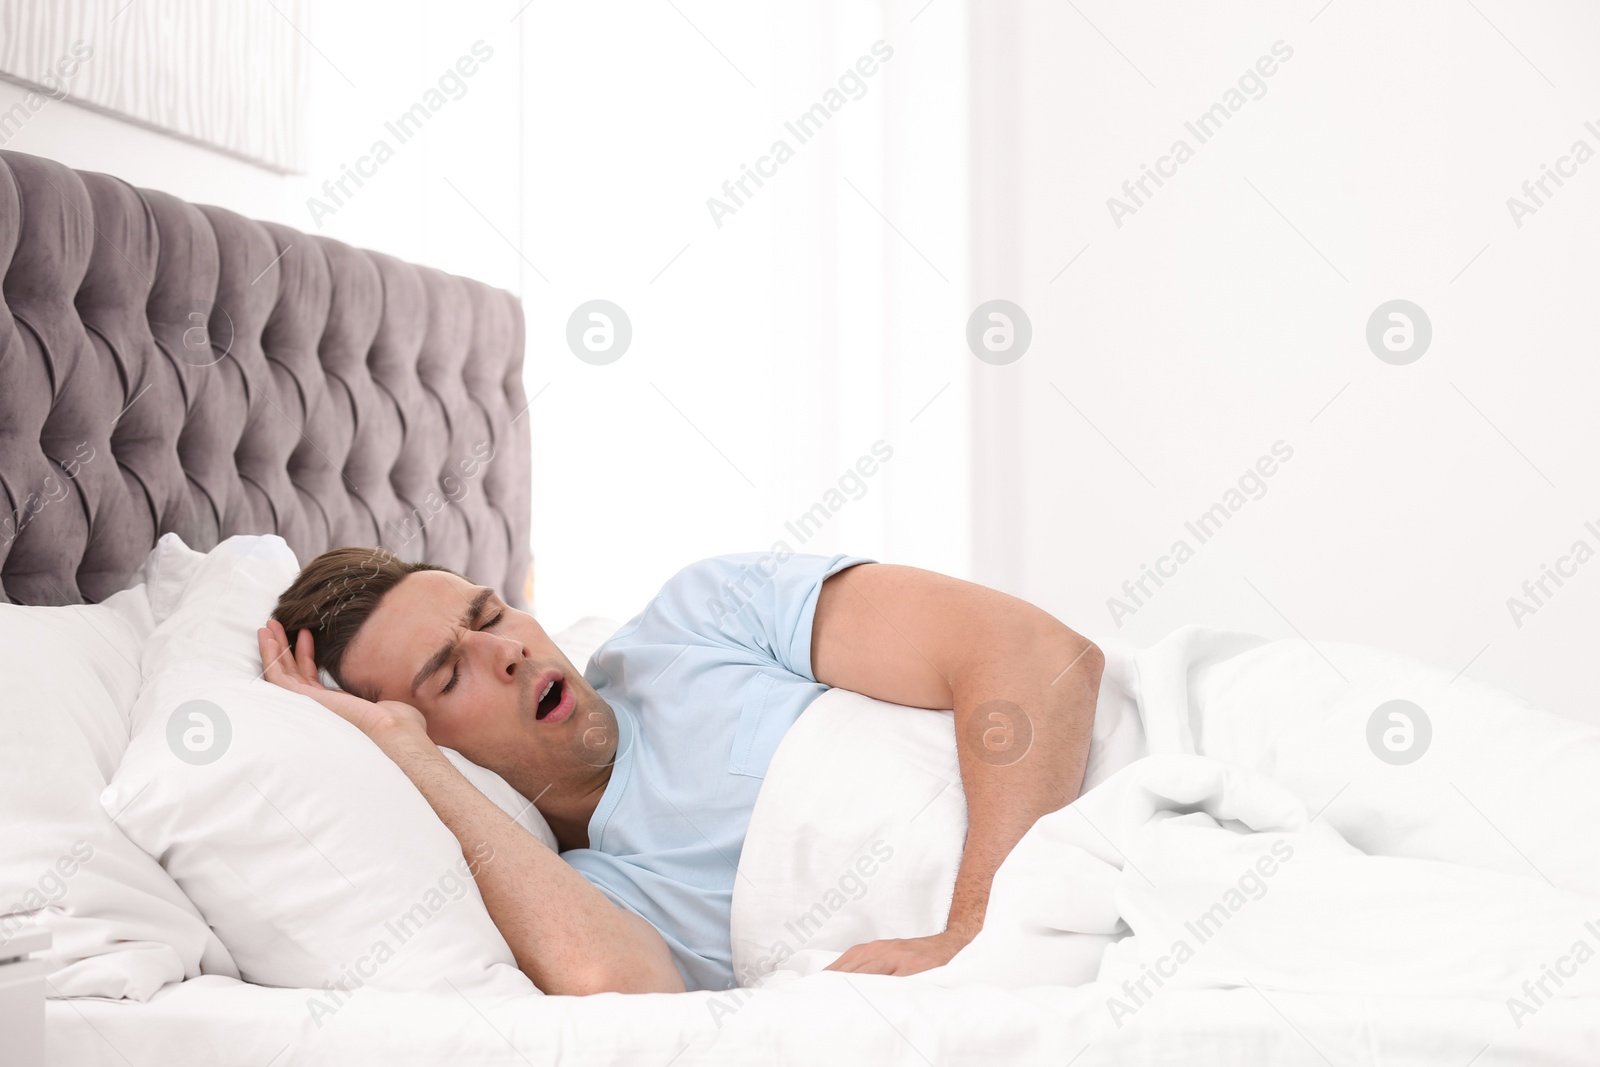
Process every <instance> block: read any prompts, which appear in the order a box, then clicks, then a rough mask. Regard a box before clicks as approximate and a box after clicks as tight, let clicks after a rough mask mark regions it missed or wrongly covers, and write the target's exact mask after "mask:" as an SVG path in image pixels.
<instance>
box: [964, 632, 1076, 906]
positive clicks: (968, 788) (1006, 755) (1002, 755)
mask: <svg viewBox="0 0 1600 1067" xmlns="http://www.w3.org/2000/svg"><path fill="white" fill-rule="evenodd" d="M1002 647H1005V648H1006V650H1005V651H1004V652H1003V653H1000V654H997V655H995V656H993V657H986V661H985V662H983V663H981V664H974V665H973V666H971V667H970V668H969V669H968V670H967V671H965V672H963V673H962V674H961V675H959V676H958V677H956V678H954V679H953V680H952V686H951V688H952V690H953V692H954V695H955V713H956V738H957V754H958V757H959V760H960V765H961V779H962V785H963V788H964V790H965V792H966V797H967V840H966V846H965V850H964V851H963V853H962V857H961V866H960V868H959V869H958V871H957V874H956V885H955V895H954V897H953V898H952V900H951V904H950V920H949V926H948V927H947V929H949V930H950V931H951V932H953V933H960V934H963V935H964V936H966V937H969V938H970V937H971V936H973V935H975V934H976V933H977V931H978V929H979V928H980V927H981V926H982V925H983V917H984V912H985V909H986V908H987V906H988V901H989V889H990V885H991V883H992V882H993V880H994V873H995V871H996V870H997V869H998V868H999V866H1000V863H1001V861H1002V860H1004V859H1005V857H1006V856H1007V855H1008V854H1010V852H1011V850H1012V848H1013V847H1015V845H1016V843H1017V842H1018V841H1019V840H1021V838H1022V835H1023V834H1025V833H1027V831H1028V828H1029V827H1031V826H1032V825H1033V824H1034V823H1035V822H1036V821H1037V820H1038V819H1039V817H1040V816H1041V815H1044V814H1046V813H1047V812H1051V811H1055V810H1057V809H1059V808H1061V807H1063V806H1064V805H1066V804H1069V803H1071V802H1072V801H1073V800H1075V799H1077V796H1078V792H1079V790H1080V789H1081V788H1082V785H1083V775H1084V770H1085V767H1086V766H1087V764H1088V758H1089V742H1090V737H1091V735H1092V732H1093V728H1094V711H1095V701H1096V699H1097V696H1098V694H1099V689H1100V673H1101V668H1102V666H1103V657H1102V656H1101V654H1100V650H1099V649H1098V648H1096V647H1095V646H1094V645H1093V644H1090V643H1089V642H1087V641H1085V640H1084V639H1083V638H1081V637H1078V636H1077V635H1076V634H1073V633H1072V631H1070V630H1067V629H1066V628H1065V627H1063V628H1061V629H1060V631H1059V632H1058V631H1055V630H1053V629H1047V630H1046V632H1045V633H1043V634H1036V635H1033V636H1031V637H1030V638H1028V639H1019V640H1018V641H1017V642H1015V643H1012V644H1011V645H1009V647H1007V646H1002Z"/></svg>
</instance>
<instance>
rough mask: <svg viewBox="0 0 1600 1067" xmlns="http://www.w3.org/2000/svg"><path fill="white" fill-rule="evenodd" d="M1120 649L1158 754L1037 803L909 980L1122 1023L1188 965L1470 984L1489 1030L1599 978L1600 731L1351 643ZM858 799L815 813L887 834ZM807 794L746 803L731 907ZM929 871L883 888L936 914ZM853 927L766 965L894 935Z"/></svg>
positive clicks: (817, 758)
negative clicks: (1046, 1001) (932, 955)
mask: <svg viewBox="0 0 1600 1067" xmlns="http://www.w3.org/2000/svg"><path fill="white" fill-rule="evenodd" d="M1114 663H1115V665H1116V670H1115V673H1117V674H1118V676H1119V677H1120V678H1121V679H1122V681H1123V682H1124V683H1125V684H1126V685H1127V688H1128V691H1129V692H1130V693H1131V694H1132V695H1133V696H1135V697H1136V698H1137V701H1138V707H1139V712H1140V716H1141V721H1142V724H1143V729H1144V734H1145V737H1146V739H1147V744H1148V747H1149V749H1150V750H1151V753H1152V754H1151V755H1150V756H1149V757H1147V758H1141V759H1138V760H1136V761H1134V762H1132V763H1130V764H1129V765H1127V766H1126V767H1124V768H1122V769H1121V770H1120V771H1117V772H1116V773H1114V774H1112V775H1111V776H1110V777H1109V778H1107V779H1106V780H1104V781H1102V782H1100V783H1099V784H1098V785H1097V786H1096V787H1094V788H1090V789H1088V790H1087V791H1086V792H1085V793H1084V794H1083V795H1082V796H1081V797H1080V798H1079V799H1078V800H1077V801H1076V802H1075V803H1073V804H1071V805H1069V806H1068V807H1066V808H1063V809H1062V810H1060V811H1058V812H1054V813H1051V814H1049V815H1046V816H1045V817H1044V818H1042V819H1040V820H1039V822H1038V823H1037V824H1036V825H1035V826H1034V827H1033V829H1032V830H1030V831H1029V833H1028V834H1027V835H1025V836H1024V837H1023V839H1022V841H1021V842H1020V843H1019V844H1018V846H1017V847H1016V849H1015V850H1014V851H1013V852H1012V853H1011V855H1010V856H1008V857H1007V859H1006V860H1005V862H1004V863H1003V864H1002V865H1001V867H1000V870H999V872H998V874H997V875H996V878H995V883H994V890H993V893H992V896H991V898H990V903H989V910H988V914H987V916H986V919H985V925H984V929H983V931H982V932H981V933H980V934H979V935H978V937H977V938H976V939H975V940H974V941H973V942H972V944H971V945H969V946H968V947H967V948H966V949H964V950H963V951H962V952H961V953H959V954H957V956H956V957H955V959H954V960H952V961H951V963H950V964H949V965H947V966H946V967H943V968H939V969H936V970H933V971H929V972H926V973H924V974H923V975H921V976H919V980H920V981H923V982H927V983H934V984H939V985H945V986H959V987H969V986H972V985H978V984H981V985H998V986H1005V987H1011V988H1021V987H1027V986H1036V985H1040V984H1051V985H1069V986H1084V987H1086V988H1093V989H1094V990H1095V995H1096V996H1098V997H1099V998H1100V999H1101V1001H1102V1002H1103V1007H1104V1011H1105V1017H1106V1019H1107V1020H1108V1021H1109V1022H1110V1023H1111V1024H1112V1025H1113V1026H1114V1027H1116V1028H1120V1027H1121V1026H1123V1025H1125V1024H1126V1023H1127V1020H1128V1019H1129V1018H1131V1017H1132V1016H1133V1015H1135V1014H1137V1013H1139V1012H1142V1011H1143V1010H1145V1008H1146V1007H1147V1006H1148V1005H1150V1004H1151V1003H1152V1002H1156V1001H1159V1000H1160V999H1161V998H1162V997H1165V996H1170V995H1171V994H1172V992H1173V991H1175V990H1178V989H1228V988H1236V987H1241V986H1246V985H1250V986H1254V987H1256V988H1257V989H1258V990H1260V991H1262V992H1263V993H1266V994H1270V993H1272V992H1273V991H1295V992H1300V993H1321V994H1330V995H1354V994H1358V993H1362V992H1366V993H1372V994H1393V995H1400V996H1412V997H1418V996H1454V997H1469V998H1478V999H1482V1000H1485V1001H1488V1002H1492V1003H1495V1004H1497V1005H1503V1008H1497V1011H1498V1014H1497V1016H1496V1017H1495V1019H1494V1022H1495V1030H1496V1032H1499V1031H1503V1030H1507V1029H1510V1030H1518V1029H1521V1027H1522V1024H1524V1023H1526V1022H1527V1020H1528V1019H1529V1018H1531V1017H1532V1016H1534V1015H1539V1014H1541V1013H1547V1014H1548V1013H1549V1012H1550V1011H1551V1009H1552V1004H1553V1001H1554V1000H1556V999H1557V995H1558V994H1559V998H1563V999H1564V998H1569V997H1585V998H1587V997H1594V996H1600V963H1595V964H1592V965H1589V966H1584V963H1585V962H1586V961H1588V960H1589V959H1591V958H1592V957H1593V956H1594V955H1595V954H1596V952H1595V950H1596V949H1597V948H1600V835H1596V833H1595V832H1594V827H1595V826H1597V825H1600V788H1597V786H1596V783H1597V782H1600V730H1597V729H1595V728H1594V727H1591V726H1588V725H1586V724H1583V723H1578V722H1573V721H1569V720H1565V719H1561V718H1558V717H1555V716H1552V715H1549V714H1546V713H1544V712H1540V711H1538V710H1537V709H1534V708H1532V707H1530V706H1529V705H1528V704H1527V703H1526V702H1524V701H1521V700H1518V699H1516V698H1514V697H1511V696H1509V695H1507V694H1505V693H1502V692H1500V691H1498V690H1496V689H1494V688H1492V687H1489V686H1485V685H1481V684H1478V683H1475V682H1473V681H1471V680H1470V679H1466V678H1451V677H1450V676H1449V675H1447V674H1446V673H1444V672H1442V671H1439V670H1436V669H1434V668H1432V667H1428V666H1425V665H1423V664H1419V663H1415V662H1412V661H1409V660H1407V659H1405V658H1404V657H1400V656H1396V655H1393V654H1390V653H1386V652H1382V651H1380V650H1377V649H1371V648H1365V647H1362V646H1355V645H1324V646H1319V647H1318V648H1312V647H1311V646H1309V645H1307V644H1306V643H1305V642H1303V641H1280V642H1270V643H1269V642H1266V641H1264V640H1263V639H1261V638H1257V637H1252V636H1249V635H1243V634H1233V633H1225V632H1218V631H1212V630H1206V629H1202V628H1198V627H1189V628H1185V629H1183V630H1180V631H1178V632H1176V633H1174V634H1172V635H1171V636H1169V637H1168V638H1167V639H1165V640H1164V641H1162V642H1161V643H1159V644H1158V645H1156V646H1154V647H1152V648H1150V649H1147V650H1144V651H1142V652H1139V653H1137V654H1133V655H1131V656H1128V657H1126V658H1124V659H1121V660H1120V662H1118V661H1117V660H1115V659H1114ZM1396 699H1403V700H1408V701H1411V702H1413V703H1414V704H1415V705H1417V706H1418V707H1420V708H1422V709H1423V712H1424V714H1425V715H1426V716H1427V718H1428V721H1429V723H1430V727H1431V736H1430V737H1429V739H1428V740H1427V741H1426V747H1425V748H1424V749H1423V750H1422V752H1421V755H1420V756H1419V757H1418V758H1416V759H1415V760H1414V761H1412V762H1409V763H1403V764H1396V763H1391V762H1388V761H1387V760H1386V759H1384V758H1380V756H1379V755H1378V754H1377V752H1376V751H1375V748H1374V743H1369V736H1370V734H1369V722H1370V721H1371V720H1372V719H1373V717H1374V714H1375V712H1376V711H1377V709H1379V707H1380V706H1381V705H1384V704H1385V703H1387V702H1388V701H1391V700H1396ZM821 740H823V739H822V738H821V737H820V736H819V734H818V733H816V732H812V733H808V732H804V731H799V730H797V731H795V733H794V734H793V735H792V737H791V738H790V739H788V740H786V742H785V747H784V748H782V749H780V751H779V753H778V758H777V759H775V760H774V763H773V767H772V770H771V772H769V777H768V785H769V786H770V787H774V788H775V790H776V791H777V792H778V794H781V793H782V792H784V791H790V790H793V789H795V788H797V787H796V785H795V781H794V780H795V779H801V778H811V779H819V778H820V779H827V778H828V777H829V775H830V774H831V770H830V768H833V767H838V766H841V759H842V756H841V752H840V749H839V746H838V744H837V743H836V741H835V743H833V744H827V743H821V744H819V743H818V742H819V741H821ZM791 742H792V745H793V747H792V748H791V747H790V746H791ZM874 743H876V744H878V745H879V746H880V747H879V748H878V749H877V751H876V757H877V759H878V761H879V762H882V763H898V762H901V761H902V760H903V759H905V758H906V756H905V752H907V751H909V752H911V753H912V756H911V758H913V759H917V760H921V759H924V758H925V751H924V746H923V745H922V744H920V743H919V742H915V741H911V742H901V741H897V740H895V739H894V737H892V736H890V735H887V734H885V735H882V736H877V735H874ZM951 743H952V744H953V739H952V741H951ZM844 767H845V774H847V775H850V774H852V773H853V772H852V771H851V768H850V765H849V764H848V763H845V764H844ZM844 781H846V782H848V783H849V788H852V789H853V788H855V787H856V786H858V785H859V784H860V783H859V782H858V781H857V779H856V778H855V777H848V778H846V779H844ZM1091 784H1092V783H1091ZM828 788H831V789H833V790H837V791H844V788H845V787H844V786H842V785H841V781H840V780H833V781H831V782H829V785H828ZM867 788H870V786H868V787H867ZM765 799H766V798H765V796H763V801H765ZM865 807H866V806H865V805H854V804H852V805H839V806H837V807H835V808H833V809H830V810H828V811H827V812H826V816H827V817H828V818H832V819H848V818H849V817H850V813H851V812H852V811H855V812H857V815H856V816H855V821H854V822H853V823H846V824H844V825H835V826H833V827H832V828H830V829H829V830H828V831H827V833H828V834H830V835H839V834H843V835H845V836H847V837H848V836H849V835H851V834H856V835H860V834H862V833H878V832H881V829H880V826H881V824H880V823H879V822H878V821H876V820H875V817H874V816H872V815H871V814H869V813H868V812H867V811H866V810H865ZM808 817H809V813H803V814H797V813H795V812H792V811H779V810H777V809H775V808H768V807H767V806H766V805H765V804H764V803H763V804H762V805H759V806H758V809H757V818H756V819H755V820H753V821H752V826H751V840H752V844H753V846H754V847H747V849H746V853H745V855H746V858H747V859H748V860H750V861H751V862H750V863H749V864H748V865H747V866H744V867H742V869H741V874H742V875H743V876H744V877H741V879H740V883H739V885H740V888H739V889H738V890H737V891H736V897H735V915H736V916H740V915H742V917H743V918H744V919H745V920H747V921H748V920H749V919H750V917H751V912H750V911H749V910H748V909H744V908H742V903H743V901H742V900H741V897H745V898H749V897H751V896H752V895H753V894H754V893H755V890H753V889H751V888H749V887H750V886H758V887H759V886H764V885H767V884H768V883H769V882H770V881H771V880H772V879H773V878H774V877H775V876H776V874H777V873H778V872H777V871H776V870H770V869H769V868H768V864H769V863H770V854H771V853H770V850H768V849H766V848H764V847H763V845H764V843H765V842H766V841H767V839H768V838H769V837H771V836H772V835H774V834H782V835H789V836H791V837H798V838H799V839H800V840H802V841H805V840H807V839H808V837H807V835H809V836H810V837H816V836H818V835H821V834H822V833H823V831H822V830H821V829H820V828H813V827H811V826H809V825H807V823H806V820H807V818H808ZM797 820H798V821H797ZM921 820H922V821H929V820H931V821H934V822H943V823H945V824H946V825H944V826H943V827H942V828H938V829H936V828H933V827H926V826H924V827H922V828H921V829H920V830H919V832H920V833H922V834H924V835H927V836H930V837H939V836H941V835H943V837H944V838H948V837H949V835H950V834H951V833H952V832H953V828H954V826H955V825H957V822H956V820H957V813H956V812H955V811H954V810H953V809H952V808H951V807H949V806H940V805H934V806H930V807H929V809H928V810H927V812H925V813H924V814H923V815H922V816H921ZM756 842H761V843H762V845H756V844H755V843H756ZM831 870H832V869H830V870H829V871H828V872H825V874H827V873H831ZM941 873H942V874H944V880H941V881H938V882H935V883H929V884H924V885H917V884H915V883H914V882H908V883H906V884H905V885H903V886H901V887H899V899H898V900H897V899H894V894H891V895H889V896H888V897H885V898H884V899H881V900H879V901H877V902H876V904H875V906H874V910H875V912H876V913H877V914H888V913H890V912H891V911H893V910H895V909H897V908H899V909H907V910H909V911H913V912H917V913H919V914H920V915H921V916H922V917H923V921H927V920H930V919H932V918H933V917H934V916H936V915H938V911H939V909H940V908H942V907H944V906H947V904H948V899H949V897H948V891H947V890H946V889H945V888H944V885H945V884H946V882H947V880H948V877H949V872H941ZM824 880H825V878H824ZM815 883H816V878H815V877H814V876H813V878H812V885H813V886H814V885H815ZM884 884H885V885H887V884H888V883H884ZM930 885H937V886H938V889H937V890H934V889H931V888H930ZM873 888H874V889H876V888H878V887H877V886H874V887H873ZM864 899H865V898H864ZM807 903H808V902H806V901H803V900H797V901H793V902H791V904H790V905H789V909H790V910H791V911H792V910H796V909H798V908H800V907H802V906H805V905H806V904H807ZM762 914H763V915H770V914H772V909H771V907H770V906H766V907H765V910H764V911H763V912H762ZM939 919H940V921H942V916H939ZM935 928H937V927H936V926H935ZM775 929H776V928H775V927H774V926H773V925H772V923H771V920H770V919H768V920H767V924H766V925H765V926H764V927H762V928H761V929H760V930H759V931H756V930H747V931H746V935H747V937H753V938H754V940H755V941H757V942H758V943H759V942H760V941H762V940H763V939H766V938H770V937H774V936H777V935H776V934H775V933H774V930H775ZM930 932H931V931H930ZM847 934H848V936H845V937H842V938H839V939H837V940H835V941H832V942H830V943H828V944H826V945H824V944H821V943H820V942H821V939H818V942H819V943H818V944H817V945H816V946H815V947H816V948H817V949H818V951H815V952H813V953H812V954H811V955H810V956H804V955H797V956H796V958H795V959H794V960H793V961H790V962H788V963H786V964H781V965H779V967H776V968H773V970H774V972H776V973H775V974H774V978H776V977H779V976H780V974H781V977H782V978H784V979H792V978H793V976H794V975H796V974H805V973H809V972H811V971H814V970H816V969H817V968H819V967H821V966H825V965H826V963H828V962H831V960H832V958H834V955H835V953H836V952H837V950H838V949H839V948H843V947H847V946H846V945H845V942H847V941H851V940H853V939H857V940H859V939H865V937H867V936H886V935H889V936H892V932H890V931H884V930H881V929H877V930H869V929H867V928H866V927H861V928H859V929H858V928H854V927H847ZM823 948H826V949H828V950H829V951H821V949H823ZM1551 967H1554V968H1555V969H1556V971H1557V972H1558V977H1559V981H1556V980H1552V979H1550V978H1548V977H1547V974H1548V972H1549V968H1551ZM769 980H770V979H769ZM1541 981H1542V985H1541V984H1540V983H1541ZM1525 983H1528V984H1525ZM1590 1004H1591V1006H1600V1005H1595V1003H1594V1002H1593V1001H1590Z"/></svg>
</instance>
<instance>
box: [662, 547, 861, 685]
mask: <svg viewBox="0 0 1600 1067" xmlns="http://www.w3.org/2000/svg"><path fill="white" fill-rule="evenodd" d="M873 562H876V561H874V560H871V559H868V558H866V557H865V556H850V555H844V554H839V555H833V556H819V555H809V554H805V553H797V554H792V555H787V556H782V555H776V554H773V553H763V552H746V553H738V554H734V555H727V556H712V557H711V558H709V559H703V560H700V561H699V562H697V563H691V564H689V566H687V567H685V568H683V570H681V571H679V572H678V573H677V574H675V575H673V576H672V578H670V579H669V580H668V581H667V584H666V585H664V586H662V587H661V592H660V593H659V594H658V595H657V596H656V599H655V600H654V601H652V602H651V605H650V607H649V608H647V609H646V610H645V613H644V619H643V620H642V622H643V624H644V626H649V627H660V626H665V627H670V628H672V629H675V630H677V631H679V632H681V633H682V634H684V635H685V637H686V638H690V639H699V640H702V641H706V642H711V643H717V644H724V645H727V646H729V647H730V648H735V649H741V650H744V651H746V652H749V653H752V654H754V655H757V656H760V657H763V658H765V659H768V660H771V661H772V662H773V663H775V664H777V665H778V666H780V667H782V668H784V669H785V670H787V671H790V672H792V673H794V674H797V675H799V676H800V677H802V678H805V679H807V680H808V681H813V682H814V681H816V680H817V678H816V675H815V674H813V673H812V670H811V628H812V623H813V620H814V619H815V617H816V612H817V598H818V596H820V595H821V593H822V583H823V582H824V581H825V580H827V579H828V578H829V577H831V576H833V575H835V574H837V573H839V572H840V571H842V570H844V569H845V568H847V567H853V566H855V565H856V564H858V563H873Z"/></svg>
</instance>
